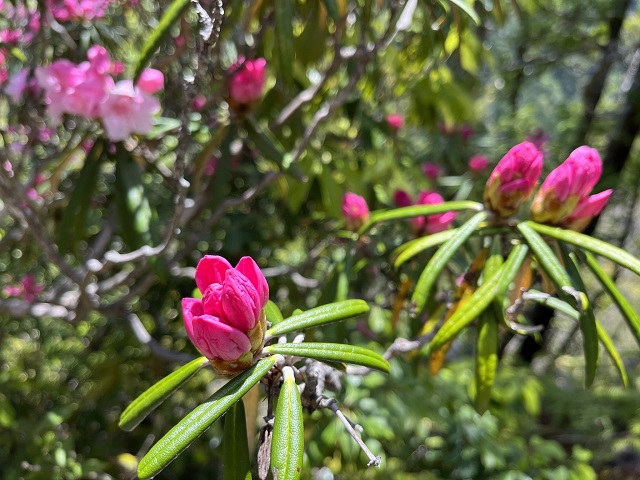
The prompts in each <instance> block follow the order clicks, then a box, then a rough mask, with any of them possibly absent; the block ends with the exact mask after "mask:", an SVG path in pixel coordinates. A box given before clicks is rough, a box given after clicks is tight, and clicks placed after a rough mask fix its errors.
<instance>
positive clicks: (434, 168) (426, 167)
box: [422, 162, 442, 180]
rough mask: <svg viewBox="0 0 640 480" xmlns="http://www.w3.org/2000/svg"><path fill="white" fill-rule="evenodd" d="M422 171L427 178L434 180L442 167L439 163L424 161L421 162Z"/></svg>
mask: <svg viewBox="0 0 640 480" xmlns="http://www.w3.org/2000/svg"><path fill="white" fill-rule="evenodd" d="M422 173H424V175H425V176H426V177H427V178H428V179H429V180H436V179H437V178H438V177H439V176H440V175H442V169H441V168H440V165H438V164H436V163H432V162H425V163H423V164H422Z"/></svg>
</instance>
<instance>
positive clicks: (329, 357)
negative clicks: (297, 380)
mask: <svg viewBox="0 0 640 480" xmlns="http://www.w3.org/2000/svg"><path fill="white" fill-rule="evenodd" d="M264 351H265V352H267V353H279V354H281V355H295V356H296V357H308V358H315V359H316V360H325V361H330V362H344V363H353V364H355V365H362V366H365V367H369V368H374V369H376V370H380V371H382V372H389V363H388V362H387V361H386V360H385V359H384V358H383V357H382V356H381V355H379V354H377V353H376V352H373V351H371V350H369V349H368V348H363V347H357V346H355V345H345V344H341V343H312V342H303V343H275V344H273V345H269V346H268V347H264Z"/></svg>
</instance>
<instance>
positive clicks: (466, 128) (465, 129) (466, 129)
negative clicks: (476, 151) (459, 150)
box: [460, 123, 475, 140]
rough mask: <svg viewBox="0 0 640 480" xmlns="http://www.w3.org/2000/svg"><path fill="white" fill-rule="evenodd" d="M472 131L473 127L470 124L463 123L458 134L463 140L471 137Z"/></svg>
mask: <svg viewBox="0 0 640 480" xmlns="http://www.w3.org/2000/svg"><path fill="white" fill-rule="evenodd" d="M474 133H475V132H474V131H473V127H471V125H468V124H466V123H465V124H463V125H462V126H461V127H460V136H461V137H462V138H463V139H464V140H469V139H470V138H471V137H473V134H474Z"/></svg>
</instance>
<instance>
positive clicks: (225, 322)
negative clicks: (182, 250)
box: [182, 255, 269, 375]
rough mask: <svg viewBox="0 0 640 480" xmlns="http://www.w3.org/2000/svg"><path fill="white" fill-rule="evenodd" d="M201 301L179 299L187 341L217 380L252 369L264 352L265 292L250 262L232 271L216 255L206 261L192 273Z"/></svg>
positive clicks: (261, 277) (259, 274)
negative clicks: (217, 375)
mask: <svg viewBox="0 0 640 480" xmlns="http://www.w3.org/2000/svg"><path fill="white" fill-rule="evenodd" d="M196 285H197V286H198V289H199V290H200V292H202V299H198V298H183V299H182V313H183V317H184V325H185V328H186V330H187V335H188V336H189V339H190V340H191V342H192V343H193V344H194V345H195V347H196V348H197V349H198V350H200V352H201V353H202V354H203V355H204V356H205V357H207V358H208V359H209V361H210V362H211V365H212V366H213V368H214V369H215V370H216V371H217V372H218V373H219V374H221V375H235V374H236V373H239V372H241V371H243V370H246V369H247V368H249V367H250V366H251V364H252V363H253V360H254V355H255V354H257V353H259V352H260V351H261V350H262V347H263V345H264V333H265V330H266V318H265V313H264V307H265V306H266V305H267V302H268V301H269V286H268V285H267V281H266V279H265V278H264V275H263V274H262V272H261V271H260V269H259V268H258V265H257V264H256V262H254V261H253V259H252V258H251V257H243V258H241V259H240V261H239V262H238V264H237V265H236V267H235V268H234V267H232V266H231V264H230V263H229V262H228V261H227V260H226V259H224V258H223V257H219V256H217V255H205V256H204V257H203V258H202V260H200V262H199V263H198V266H197V267H196Z"/></svg>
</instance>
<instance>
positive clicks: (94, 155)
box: [58, 139, 104, 253]
mask: <svg viewBox="0 0 640 480" xmlns="http://www.w3.org/2000/svg"><path fill="white" fill-rule="evenodd" d="M103 154H104V141H103V140H102V139H98V140H96V141H95V143H94V144H93V147H92V148H91V151H90V152H89V153H88V154H87V158H86V159H85V161H84V165H83V167H82V170H81V171H80V176H79V177H78V179H77V181H76V182H75V184H74V189H73V192H72V193H71V197H70V198H69V203H68V204H67V208H65V209H64V213H63V214H62V219H61V221H60V234H59V238H58V248H59V249H60V252H62V253H66V252H69V251H71V250H73V247H74V245H75V244H76V243H77V240H79V239H81V238H82V236H83V235H84V230H85V224H86V222H87V215H88V213H89V210H90V206H91V196H92V195H93V194H94V192H95V191H96V185H97V184H98V176H99V175H98V174H99V173H100V165H101V163H102V160H103V159H104V156H103Z"/></svg>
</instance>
